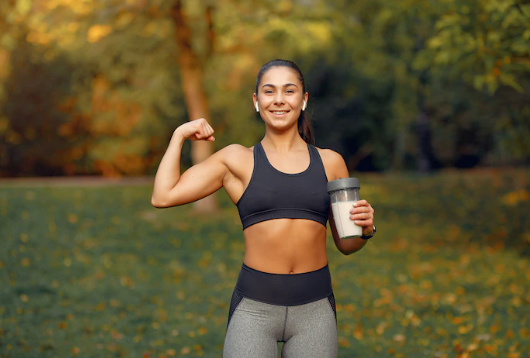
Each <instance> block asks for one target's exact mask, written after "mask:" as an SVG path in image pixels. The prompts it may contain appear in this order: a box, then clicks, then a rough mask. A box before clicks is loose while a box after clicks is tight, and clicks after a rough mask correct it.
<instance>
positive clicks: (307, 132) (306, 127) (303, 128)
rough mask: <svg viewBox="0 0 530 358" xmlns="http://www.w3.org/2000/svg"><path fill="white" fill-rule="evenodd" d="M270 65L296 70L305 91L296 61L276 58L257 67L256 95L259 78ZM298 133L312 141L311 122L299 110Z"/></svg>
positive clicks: (308, 141) (302, 76) (303, 112)
mask: <svg viewBox="0 0 530 358" xmlns="http://www.w3.org/2000/svg"><path fill="white" fill-rule="evenodd" d="M272 67H287V68H290V69H292V70H294V71H296V73H298V80H299V81H300V83H302V93H305V92H306V91H305V81H304V75H303V74H302V71H301V70H300V68H299V67H298V66H297V65H296V63H294V62H293V61H289V60H280V59H276V60H272V61H269V62H267V63H266V64H264V65H263V66H261V68H260V69H259V72H258V76H257V77H256V95H257V94H258V87H259V84H260V82H261V78H262V77H263V75H264V74H265V72H267V71H268V70H270V69H271V68H272ZM298 133H300V136H301V137H302V139H303V140H304V141H306V142H307V143H313V139H314V138H313V129H312V128H311V124H310V123H309V119H308V118H307V116H306V114H305V111H300V117H298Z"/></svg>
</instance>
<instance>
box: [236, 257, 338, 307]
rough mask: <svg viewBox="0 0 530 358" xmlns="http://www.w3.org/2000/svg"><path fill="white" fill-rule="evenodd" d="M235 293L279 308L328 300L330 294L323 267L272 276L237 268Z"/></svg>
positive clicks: (325, 271)
mask: <svg viewBox="0 0 530 358" xmlns="http://www.w3.org/2000/svg"><path fill="white" fill-rule="evenodd" d="M235 289H236V291H237V292H238V293H239V294H241V295H242V296H243V297H247V298H250V299H252V300H256V301H260V302H264V303H269V304H273V305H280V306H297V305H302V304H306V303H310V302H314V301H318V300H320V299H322V298H325V297H328V296H330V295H331V294H332V293H333V289H332V287H331V275H330V272H329V267H328V265H327V264H326V266H324V267H322V268H320V269H318V270H315V271H310V272H304V273H297V274H276V273H268V272H263V271H258V270H255V269H253V268H251V267H248V266H247V265H245V264H243V265H242V266H241V271H240V272H239V277H238V279H237V284H236V288H235Z"/></svg>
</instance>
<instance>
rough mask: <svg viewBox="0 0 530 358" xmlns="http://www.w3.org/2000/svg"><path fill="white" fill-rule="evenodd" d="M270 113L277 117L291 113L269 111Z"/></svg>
mask: <svg viewBox="0 0 530 358" xmlns="http://www.w3.org/2000/svg"><path fill="white" fill-rule="evenodd" d="M269 112H271V113H272V114H274V115H276V116H283V115H284V114H287V113H289V111H269Z"/></svg>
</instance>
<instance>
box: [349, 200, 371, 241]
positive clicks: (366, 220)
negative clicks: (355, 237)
mask: <svg viewBox="0 0 530 358" xmlns="http://www.w3.org/2000/svg"><path fill="white" fill-rule="evenodd" d="M374 212H375V211H374V208H372V206H371V205H370V204H369V203H368V202H367V201H366V200H359V201H357V202H355V204H354V207H353V208H352V209H351V210H350V214H351V215H350V219H351V220H354V222H355V224H357V225H359V226H362V228H363V235H365V236H370V235H371V234H372V232H373V231H374V228H373V225H374Z"/></svg>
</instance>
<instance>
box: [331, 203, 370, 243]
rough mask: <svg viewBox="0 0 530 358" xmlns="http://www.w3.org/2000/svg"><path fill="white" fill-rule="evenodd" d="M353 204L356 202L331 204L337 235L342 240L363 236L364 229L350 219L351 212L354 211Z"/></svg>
mask: <svg viewBox="0 0 530 358" xmlns="http://www.w3.org/2000/svg"><path fill="white" fill-rule="evenodd" d="M353 203H355V201H338V202H336V203H332V204H331V210H333V218H334V220H335V226H336V227H337V233H338V234H339V237H341V238H348V237H360V236H362V234H363V227H362V226H359V225H357V224H355V222H354V221H353V220H352V219H350V216H351V214H350V210H351V209H353Z"/></svg>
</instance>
